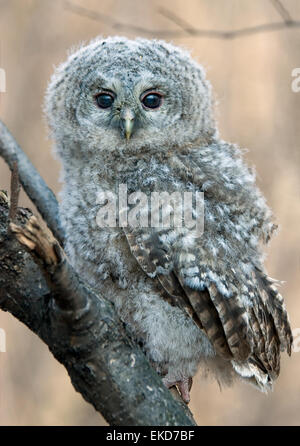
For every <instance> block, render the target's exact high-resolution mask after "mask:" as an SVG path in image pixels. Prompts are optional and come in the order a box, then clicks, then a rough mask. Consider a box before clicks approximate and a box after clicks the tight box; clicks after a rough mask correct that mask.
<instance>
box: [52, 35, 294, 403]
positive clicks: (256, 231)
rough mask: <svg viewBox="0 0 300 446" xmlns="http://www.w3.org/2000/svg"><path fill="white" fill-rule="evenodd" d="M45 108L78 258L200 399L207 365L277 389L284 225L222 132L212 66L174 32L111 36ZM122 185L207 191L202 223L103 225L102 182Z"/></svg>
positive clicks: (156, 359) (159, 366)
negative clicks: (271, 251)
mask: <svg viewBox="0 0 300 446" xmlns="http://www.w3.org/2000/svg"><path fill="white" fill-rule="evenodd" d="M148 91H150V92H151V91H154V92H157V93H159V95H161V96H162V97H163V102H162V105H161V106H160V107H159V108H157V109H155V110H154V109H149V108H148V109H145V107H144V106H143V104H142V103H141V101H142V98H143V97H144V96H143V95H144V92H148ZM103 92H104V93H105V92H108V93H109V94H110V95H112V96H113V99H114V101H113V104H112V106H111V107H108V108H107V109H101V108H99V106H97V101H96V100H95V98H97V95H99V94H101V93H103ZM45 109H46V114H47V117H48V121H49V125H50V129H51V132H52V136H53V138H54V140H55V147H56V151H57V153H58V154H59V157H60V159H61V160H62V163H63V172H62V181H63V190H62V194H61V197H62V207H61V208H62V218H63V222H64V226H65V230H66V234H67V246H66V250H67V252H68V255H69V257H70V259H71V262H72V263H73V265H74V267H75V268H76V269H77V270H78V271H79V272H80V274H81V275H82V276H83V278H84V279H85V280H86V281H87V282H89V283H90V285H91V286H92V287H95V288H96V289H98V290H99V291H101V292H103V294H104V295H106V296H107V297H109V298H110V299H111V300H112V302H114V304H115V306H116V309H117V311H118V313H119V315H120V317H121V319H122V320H123V321H124V322H125V323H126V325H127V327H128V330H129V331H130V332H131V334H132V336H133V337H135V339H136V340H137V341H138V342H140V344H141V345H142V348H143V349H144V351H145V353H146V354H147V355H148V357H149V359H150V361H151V362H152V364H153V366H154V367H155V368H156V370H157V371H158V372H159V373H160V374H161V375H162V376H163V377H164V382H165V384H166V385H168V386H169V385H172V384H173V383H179V387H180V390H181V392H182V394H183V397H184V399H185V400H186V401H188V399H189V396H188V389H187V386H188V384H189V379H190V378H191V377H192V376H194V374H195V373H196V371H197V369H198V367H199V366H203V368H204V369H207V368H208V369H209V370H210V372H211V373H213V374H214V375H215V376H216V378H217V379H218V380H219V381H226V382H229V381H231V379H232V378H233V377H234V376H240V377H242V378H243V379H244V380H247V381H249V382H253V383H254V384H255V385H257V386H258V387H259V388H260V389H261V390H267V389H268V388H270V387H271V386H272V382H273V381H274V379H276V377H277V376H278V374H279V361H280V350H286V351H287V352H288V353H289V354H290V351H291V343H292V335H291V330H290V326H289V322H288V316H287V313H286V310H285V306H284V303H283V300H282V297H281V296H280V294H279V293H278V291H277V290H276V286H275V284H274V283H273V282H272V281H271V279H269V278H268V276H267V275H266V273H265V271H264V269H263V264H262V262H263V254H262V249H261V244H262V243H267V242H268V241H269V239H270V237H271V235H272V232H273V231H274V229H275V226H274V224H273V222H272V214H271V211H270V210H269V208H268V207H267V205H266V203H265V199H264V197H263V196H262V195H261V193H260V191H259V190H258V189H257V187H256V185H255V174H254V172H253V171H252V170H250V169H249V168H248V167H247V166H246V165H245V163H244V161H243V159H242V154H241V152H240V150H239V148H238V147H237V146H235V145H232V144H229V143H226V142H224V141H222V140H221V139H220V137H219V134H218V131H217V127H216V123H215V120H214V117H213V111H212V109H213V107H212V99H211V87H210V84H209V82H208V81H207V80H206V78H205V73H204V70H203V68H202V67H201V66H200V65H198V64H197V63H196V62H194V61H193V60H192V59H191V58H190V56H189V54H188V53H187V52H186V51H184V50H181V49H179V48H177V47H175V46H173V45H170V44H167V43H165V42H161V41H151V40H145V39H136V40H134V41H131V40H128V39H126V38H119V37H114V38H108V39H103V40H102V39H100V38H99V39H96V40H95V41H93V42H91V43H90V44H89V45H87V46H83V47H80V48H79V49H77V50H76V51H75V52H73V53H72V54H71V55H70V56H69V58H68V60H67V61H66V62H65V63H63V64H62V65H60V66H59V67H58V68H57V69H56V71H55V73H54V75H53V77H52V79H51V82H50V84H49V87H48V90H47V95H46V107H45ZM126 116H127V118H126ZM128 116H130V119H132V120H134V127H133V134H132V137H131V138H130V139H129V140H127V139H126V138H125V133H124V125H125V124H124V122H125V121H126V119H127V121H128V119H129V118H128ZM125 118H126V119H125ZM130 129H131V130H132V128H131V127H130ZM119 184H126V185H127V188H128V192H129V193H130V192H134V191H142V192H144V193H146V194H147V195H148V196H149V195H150V194H151V193H152V192H153V191H168V192H170V193H171V192H176V191H179V192H182V191H187V190H188V191H191V192H194V193H195V192H196V191H201V192H204V198H205V215H204V233H203V235H202V236H201V237H200V238H199V239H195V237H194V236H193V234H192V232H191V230H189V229H188V228H136V227H131V226H130V225H129V226H128V227H116V228H99V226H98V225H97V219H96V217H97V212H98V210H99V200H98V201H97V196H98V194H99V191H102V192H105V191H111V192H116V193H117V191H118V186H119Z"/></svg>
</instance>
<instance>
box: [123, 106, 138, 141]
mask: <svg viewBox="0 0 300 446" xmlns="http://www.w3.org/2000/svg"><path fill="white" fill-rule="evenodd" d="M134 118H135V115H134V113H133V111H132V110H129V109H126V110H125V111H124V113H123V114H122V117H121V123H122V124H121V126H122V128H123V130H124V134H125V137H126V139H127V140H129V139H130V137H131V135H132V130H133V126H134Z"/></svg>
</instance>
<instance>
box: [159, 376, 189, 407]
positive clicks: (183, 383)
mask: <svg viewBox="0 0 300 446" xmlns="http://www.w3.org/2000/svg"><path fill="white" fill-rule="evenodd" d="M163 383H164V385H165V386H166V387H167V388H168V389H169V388H170V387H173V386H176V387H177V388H178V390H179V392H180V395H181V398H182V399H183V401H184V402H185V403H186V404H188V403H189V402H190V400H191V397H190V390H191V388H192V384H193V378H192V377H191V376H189V377H183V378H182V379H181V380H180V381H172V380H169V379H168V378H167V377H164V378H163Z"/></svg>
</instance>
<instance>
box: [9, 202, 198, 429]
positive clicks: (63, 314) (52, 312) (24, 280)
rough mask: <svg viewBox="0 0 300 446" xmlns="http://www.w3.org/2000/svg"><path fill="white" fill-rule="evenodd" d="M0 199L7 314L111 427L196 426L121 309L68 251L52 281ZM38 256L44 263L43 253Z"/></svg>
mask: <svg viewBox="0 0 300 446" xmlns="http://www.w3.org/2000/svg"><path fill="white" fill-rule="evenodd" d="M0 197H1V198H0V308H1V309H2V310H4V311H9V312H10V313H12V314H13V315H14V316H15V317H16V318H17V319H19V320H20V321H22V322H23V323H24V324H26V325H27V326H28V327H29V328H30V329H31V330H32V331H33V332H34V333H36V334H37V335H38V336H39V337H40V338H41V339H42V340H43V341H44V342H45V343H46V344H47V345H48V346H49V349H50V351H51V352H52V353H53V355H54V356H55V358H56V359H57V360H58V361H60V362H61V363H62V364H63V365H64V366H65V367H66V369H67V370H68V373H69V375H70V378H71V381H72V383H73V386H74V387H75V389H76V390H77V391H78V392H80V393H81V394H82V396H83V397H84V398H85V399H86V400H87V401H88V402H90V403H91V404H93V406H94V407H95V409H96V410H98V411H99V412H101V414H102V415H103V416H104V417H105V418H106V420H107V421H108V422H109V423H110V424H112V425H118V426H121V425H166V426H172V425H173V426H178V425H194V421H193V419H192V417H191V414H190V412H189V411H188V409H187V408H186V407H185V405H184V403H179V402H178V401H175V399H174V398H173V397H172V395H171V393H170V392H169V391H168V390H167V389H166V388H165V387H164V386H163V385H162V381H161V379H160V378H159V376H158V375H157V374H156V373H155V371H154V370H153V369H152V368H151V366H150V365H149V363H148V361H147V360H146V358H145V356H144V354H143V353H142V351H141V350H140V349H139V347H138V346H136V345H135V344H134V343H133V342H132V341H131V340H130V339H129V337H128V336H127V334H126V332H125V329H124V327H123V326H122V324H121V322H120V321H119V319H118V317H117V316H116V313H115V311H114V308H113V306H112V305H111V304H110V303H109V302H108V301H106V300H105V299H104V298H103V297H101V296H97V295H96V294H95V293H94V292H93V291H92V290H90V289H88V288H87V286H85V285H84V284H83V283H81V281H80V279H79V278H78V276H77V275H76V273H75V272H74V271H73V270H72V268H71V266H70V265H69V264H68V263H67V260H66V258H65V257H63V256H62V255H61V254H62V251H61V248H59V249H57V248H55V249H54V250H55V252H56V255H57V263H56V264H55V262H53V261H49V262H48V265H45V263H44V265H43V267H42V265H41V264H40V268H41V269H43V268H44V272H45V276H46V279H47V280H46V281H45V279H44V278H43V276H42V274H41V273H40V269H39V267H38V266H37V265H36V264H35V263H34V262H33V260H32V258H31V256H30V254H29V253H28V252H27V251H26V250H25V249H24V248H23V247H22V246H21V245H20V244H19V243H18V242H17V240H16V239H15V237H12V235H11V234H10V233H8V232H7V225H8V214H9V207H8V203H7V202H5V199H4V198H5V195H4V194H2V195H0ZM29 217H30V211H28V210H25V209H19V210H18V214H17V222H18V225H19V226H20V225H24V223H26V222H28V218H29ZM25 235H26V234H25ZM26 237H27V235H26ZM33 239H34V237H33ZM32 249H35V248H34V247H33V245H32ZM37 257H39V261H40V262H41V260H42V257H43V254H41V253H38V255H37ZM49 284H50V286H49Z"/></svg>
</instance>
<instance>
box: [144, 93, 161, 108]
mask: <svg viewBox="0 0 300 446" xmlns="http://www.w3.org/2000/svg"><path fill="white" fill-rule="evenodd" d="M142 104H143V105H144V106H145V107H146V108H159V107H160V106H161V104H162V95H161V94H159V93H148V94H146V95H145V96H144V97H142Z"/></svg>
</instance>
